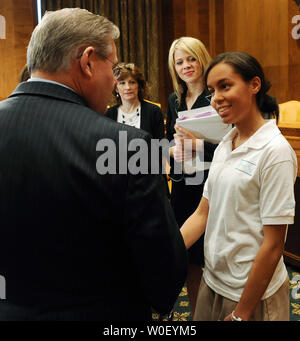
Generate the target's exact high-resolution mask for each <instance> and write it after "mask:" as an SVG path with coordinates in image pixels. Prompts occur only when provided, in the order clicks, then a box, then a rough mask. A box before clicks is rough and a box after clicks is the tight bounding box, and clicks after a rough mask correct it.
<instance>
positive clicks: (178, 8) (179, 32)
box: [172, 0, 186, 39]
mask: <svg viewBox="0 0 300 341" xmlns="http://www.w3.org/2000/svg"><path fill="white" fill-rule="evenodd" d="M172 3H173V31H174V39H177V38H180V37H182V36H185V35H186V16H185V8H186V5H185V1H182V0H172Z"/></svg>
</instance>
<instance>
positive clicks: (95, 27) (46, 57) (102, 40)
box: [27, 8, 120, 73]
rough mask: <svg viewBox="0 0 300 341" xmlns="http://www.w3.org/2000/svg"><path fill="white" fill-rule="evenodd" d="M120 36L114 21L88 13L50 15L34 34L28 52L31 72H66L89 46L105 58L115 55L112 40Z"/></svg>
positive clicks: (76, 10)
mask: <svg viewBox="0 0 300 341" xmlns="http://www.w3.org/2000/svg"><path fill="white" fill-rule="evenodd" d="M119 35H120V31H119V29H118V27H117V26H116V25H114V24H113V23H112V22H111V21H109V20H108V19H107V18H105V17H103V16H100V15H96V14H93V13H91V12H89V11H87V10H85V9H81V8H63V9H61V10H58V11H53V12H52V11H48V12H46V13H45V15H44V17H43V19H42V21H41V22H40V24H39V25H38V26H36V28H35V29H34V31H33V33H32V36H31V39H30V42H29V45H28V48H27V66H28V70H29V72H30V73H31V72H32V71H33V70H40V71H44V72H49V73H54V72H60V71H67V70H68V69H69V67H70V66H71V63H72V62H73V60H74V59H75V58H76V57H78V55H79V53H80V52H83V49H84V48H85V47H87V46H93V47H94V48H95V51H96V53H97V54H98V55H99V56H100V57H102V58H105V57H107V56H108V55H109V54H110V53H111V52H112V46H111V44H110V42H111V40H115V39H117V38H119Z"/></svg>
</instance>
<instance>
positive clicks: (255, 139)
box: [223, 119, 281, 149]
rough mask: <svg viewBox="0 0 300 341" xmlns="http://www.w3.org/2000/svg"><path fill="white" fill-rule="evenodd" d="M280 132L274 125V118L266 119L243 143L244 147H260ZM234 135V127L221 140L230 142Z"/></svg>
mask: <svg viewBox="0 0 300 341" xmlns="http://www.w3.org/2000/svg"><path fill="white" fill-rule="evenodd" d="M279 134H281V132H280V130H279V128H278V127H277V125H276V120H273V119H272V120H268V121H267V123H265V124H264V125H263V126H261V127H260V128H259V129H258V130H257V131H256V132H255V133H254V134H253V135H252V136H251V137H250V138H249V139H248V140H247V141H246V142H245V143H244V144H243V146H244V147H248V148H253V149H260V148H262V147H263V146H264V145H266V144H267V143H269V142H270V140H272V139H273V137H274V136H276V135H279ZM235 135H236V127H234V128H233V129H231V130H230V131H229V132H228V133H227V134H226V135H225V136H224V137H223V142H230V143H232V140H233V138H234V136H235Z"/></svg>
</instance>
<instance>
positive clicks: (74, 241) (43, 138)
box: [0, 82, 186, 321]
mask: <svg viewBox="0 0 300 341" xmlns="http://www.w3.org/2000/svg"><path fill="white" fill-rule="evenodd" d="M119 126H120V125H119V124H118V123H116V122H113V121H112V120H111V119H108V118H107V117H105V116H103V115H100V114H98V113H96V112H94V111H92V110H91V109H89V108H88V107H87V106H86V104H85V101H84V99H83V98H81V97H80V96H79V95H77V94H76V93H75V92H73V91H71V90H69V89H67V88H64V87H62V86H59V85H55V84H50V83H44V82H25V83H21V84H20V85H19V86H18V87H17V89H16V90H15V91H14V92H13V94H12V95H11V96H10V97H9V98H8V99H7V100H5V101H2V102H0V131H1V134H0V188H1V191H0V217H1V223H0V275H1V276H4V277H5V279H6V300H0V320H47V319H48V320H107V321H108V320H110V321H112V320H149V319H151V306H152V307H154V309H156V310H157V311H159V312H160V313H166V312H167V311H169V310H170V309H171V308H172V306H173V304H174V302H175V300H176V298H177V296H178V294H179V292H180V290H181V288H182V286H183V284H184V281H185V277H186V250H185V246H184V243H183V240H182V237H181V235H180V232H179V229H178V226H177V225H176V221H175V219H174V216H173V212H172V209H171V208H170V205H169V202H168V200H167V197H166V195H164V194H163V192H162V191H161V187H162V178H161V176H159V175H141V174H138V175H132V174H130V173H128V174H118V171H117V172H116V174H104V175H100V174H99V172H97V170H96V167H98V170H99V160H100V156H102V157H103V156H105V152H104V151H103V150H101V148H100V147H99V144H98V145H97V143H98V142H99V141H103V139H111V140H112V142H113V143H114V145H115V146H116V159H117V162H119V152H120V150H119V149H120V146H119V130H120V128H119ZM122 130H126V131H127V140H128V141H127V142H128V143H129V142H130V141H131V140H132V139H134V138H140V139H144V140H146V141H147V143H148V144H150V141H151V138H150V135H149V134H147V133H145V132H143V131H142V130H139V129H134V128H132V127H129V126H126V127H124V125H123V127H122ZM127 146H128V145H127ZM125 147H126V145H125ZM122 148H124V144H123V145H122ZM97 149H99V151H97ZM102 149H103V148H102ZM127 153H128V155H127V158H126V160H127V161H128V159H129V158H130V157H131V156H132V155H133V154H134V152H131V151H128V152H127Z"/></svg>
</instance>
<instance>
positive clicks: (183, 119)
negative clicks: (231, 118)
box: [176, 105, 232, 143]
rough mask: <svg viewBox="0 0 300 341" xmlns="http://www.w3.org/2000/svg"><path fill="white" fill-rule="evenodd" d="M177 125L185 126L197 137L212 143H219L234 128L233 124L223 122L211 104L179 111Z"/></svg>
mask: <svg viewBox="0 0 300 341" xmlns="http://www.w3.org/2000/svg"><path fill="white" fill-rule="evenodd" d="M176 125H178V126H180V127H183V128H185V129H186V130H188V131H190V132H191V133H192V134H193V135H195V136H196V137H198V138H200V139H204V140H206V141H208V142H212V143H219V142H220V141H221V140H222V138H223V137H224V136H225V135H226V134H227V133H228V132H229V131H230V130H231V128H232V125H231V124H225V123H223V122H222V119H221V117H220V116H219V115H218V113H217V112H216V111H215V109H214V108H213V107H212V106H211V105H209V106H207V107H202V108H197V109H192V110H186V111H179V112H178V118H177V120H176Z"/></svg>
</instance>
